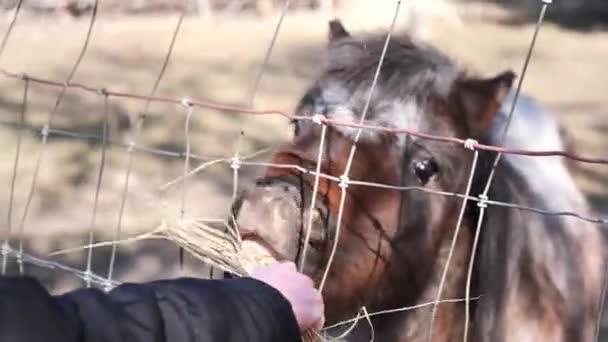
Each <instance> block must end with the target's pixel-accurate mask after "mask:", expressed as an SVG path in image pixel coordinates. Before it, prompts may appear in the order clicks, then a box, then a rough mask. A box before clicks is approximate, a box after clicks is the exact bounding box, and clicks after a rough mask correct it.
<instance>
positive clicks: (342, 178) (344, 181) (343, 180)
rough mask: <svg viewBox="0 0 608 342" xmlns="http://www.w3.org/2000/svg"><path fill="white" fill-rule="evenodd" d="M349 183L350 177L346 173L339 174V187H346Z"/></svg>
mask: <svg viewBox="0 0 608 342" xmlns="http://www.w3.org/2000/svg"><path fill="white" fill-rule="evenodd" d="M349 183H350V179H349V178H348V176H347V175H342V176H340V183H339V184H338V186H339V187H341V188H342V189H346V188H348V184H349Z"/></svg>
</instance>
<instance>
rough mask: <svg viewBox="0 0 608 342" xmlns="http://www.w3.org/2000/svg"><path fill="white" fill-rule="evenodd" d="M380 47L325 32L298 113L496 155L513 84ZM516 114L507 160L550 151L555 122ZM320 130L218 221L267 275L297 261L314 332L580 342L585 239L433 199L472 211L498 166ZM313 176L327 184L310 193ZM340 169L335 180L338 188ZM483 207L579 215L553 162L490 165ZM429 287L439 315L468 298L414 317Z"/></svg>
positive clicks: (589, 274)
mask: <svg viewBox="0 0 608 342" xmlns="http://www.w3.org/2000/svg"><path fill="white" fill-rule="evenodd" d="M385 37H386V35H385V34H378V33H375V34H361V35H359V36H354V35H352V34H351V33H350V32H349V31H348V30H347V29H346V28H345V27H344V26H343V24H342V23H341V22H340V21H339V20H333V21H331V22H330V24H329V34H328V42H327V46H326V48H325V49H324V55H323V63H322V64H321V65H320V72H319V76H318V77H317V78H316V79H315V80H314V81H313V82H312V84H311V85H310V87H309V88H308V89H307V91H306V92H305V93H304V94H303V95H302V96H301V98H300V100H299V102H298V104H297V106H296V109H295V112H296V114H297V115H300V116H304V117H311V118H325V119H331V120H333V121H334V122H351V123H353V122H355V123H356V122H359V121H360V120H362V119H363V120H362V122H363V123H365V124H367V125H373V126H381V127H385V128H387V129H409V130H413V131H416V132H421V133H426V134H432V135H435V136H443V137H451V138H459V139H474V140H476V141H478V142H480V143H484V144H497V143H498V142H500V140H501V139H500V138H501V133H502V131H503V130H504V128H505V125H506V122H507V121H506V118H507V117H508V113H509V109H510V106H511V104H512V101H513V97H514V91H513V89H512V88H513V82H514V80H515V78H516V75H515V73H514V72H512V71H510V70H506V71H503V72H501V73H498V74H496V75H494V76H491V77H482V76H478V75H475V74H474V73H472V72H470V71H469V70H466V69H465V68H462V67H460V66H459V65H458V64H457V63H456V62H455V61H454V60H453V59H452V58H450V57H449V56H448V55H447V54H445V53H443V52H441V51H440V50H439V49H438V48H437V47H435V46H432V45H430V44H428V43H422V42H415V41H414V40H413V39H411V38H410V37H408V36H407V35H403V36H396V37H393V38H392V39H391V40H390V41H389V43H388V44H387V45H386V46H385V39H386V38H385ZM383 50H385V55H384V60H383V63H382V67H381V68H380V69H379V72H378V74H377V79H376V87H375V88H374V92H373V93H371V96H370V87H371V85H372V83H373V81H374V79H375V76H376V72H377V65H378V62H379V60H380V58H381V55H382V52H383ZM368 100H369V102H368ZM520 101H521V102H519V101H518V103H519V104H518V106H517V107H515V113H514V116H513V121H512V122H511V127H510V132H511V133H509V134H508V135H507V136H506V139H505V145H506V146H507V147H514V148H521V147H524V148H534V147H539V146H540V147H545V148H549V147H550V148H552V149H553V148H562V147H563V143H562V139H561V135H560V134H559V126H558V124H557V123H556V121H555V120H554V118H553V117H552V114H551V113H549V112H546V111H543V110H542V108H541V107H539V106H538V105H537V104H536V103H534V102H533V101H532V100H531V99H530V98H527V97H526V96H525V95H522V97H521V99H520ZM363 113H365V117H362V115H363ZM325 124H326V125H327V126H326V127H325V128H323V127H322V126H321V125H319V120H297V121H296V120H294V122H293V125H294V137H293V140H292V141H290V142H289V143H287V144H285V145H284V146H282V147H281V148H279V149H278V150H277V152H276V153H275V154H274V155H273V156H272V159H271V161H272V164H271V165H270V166H268V167H266V168H265V170H264V172H263V174H262V175H261V176H260V178H258V179H257V180H256V182H255V184H254V185H253V186H252V187H251V188H249V189H246V190H244V191H242V192H241V193H239V195H238V196H237V198H236V199H235V201H234V203H233V205H232V211H231V212H232V218H233V222H234V225H235V226H236V228H237V229H238V231H239V233H240V234H241V236H242V239H243V241H250V242H251V243H254V244H256V245H257V246H259V247H260V248H262V249H264V250H265V251H266V252H267V253H269V254H270V255H272V256H273V257H275V258H276V259H278V260H291V261H294V262H297V263H298V264H299V265H301V267H302V270H303V272H304V273H306V274H307V275H309V276H310V277H311V278H312V279H313V280H314V281H315V283H316V284H317V285H321V284H323V288H322V294H323V298H324V301H325V307H326V312H325V313H326V323H327V326H333V325H335V324H337V323H339V322H341V321H344V320H348V319H351V318H353V317H355V316H356V315H357V313H358V312H359V311H360V309H361V308H362V307H365V308H366V309H367V311H368V312H377V311H385V310H393V309H399V308H403V307H416V308H415V309H411V310H403V311H398V312H393V313H390V314H382V315H374V316H371V317H370V318H369V319H370V322H371V327H370V325H369V324H367V323H366V321H365V320H361V321H360V322H359V323H358V324H356V326H355V327H354V329H352V331H351V332H350V333H349V334H348V337H347V339H348V340H349V341H368V340H369V339H370V338H371V337H373V338H374V340H375V341H424V340H427V338H429V337H431V338H432V339H431V340H433V341H463V339H464V338H465V335H466V339H467V340H468V341H475V342H477V341H492V342H502V341H590V340H592V339H593V337H594V335H595V328H596V324H597V321H598V317H597V316H598V310H599V302H600V297H601V288H602V278H603V277H602V271H603V245H602V242H601V239H602V237H601V235H600V231H599V228H598V227H597V226H595V225H593V224H590V223H587V222H585V221H582V220H578V219H576V218H573V217H565V216H558V215H542V214H539V213H537V212H533V211H530V210H524V209H518V208H510V207H505V206H501V205H496V204H488V203H485V202H481V206H480V205H477V204H478V203H480V202H476V201H472V200H468V201H465V199H463V198H462V197H457V196H445V195H442V194H437V192H441V193H460V194H463V193H466V190H467V188H469V190H470V195H471V196H476V197H478V196H479V195H482V194H483V193H484V188H485V185H486V183H487V181H488V177H489V174H490V171H491V169H492V164H493V162H494V160H495V158H496V153H495V152H490V151H477V153H478V155H477V156H478V158H477V159H475V158H474V153H475V152H474V151H471V150H469V149H467V148H465V146H462V145H458V144H453V143H446V142H442V141H435V140H432V139H425V138H423V137H419V136H415V135H412V134H401V133H398V132H394V131H391V130H378V129H362V130H361V131H360V132H359V131H358V129H359V128H358V127H355V126H352V125H350V126H349V125H338V124H331V123H325ZM323 132H325V134H323ZM357 138H358V141H356V151H355V153H354V154H353V157H352V160H350V162H349V156H350V152H351V151H352V147H353V145H354V144H355V140H357ZM321 141H323V142H324V143H323V144H321ZM467 141H470V140H467ZM319 152H321V157H320V158H319V157H318V156H319ZM317 158H319V160H320V163H317ZM474 160H476V161H477V162H476V163H475V164H473V161H474ZM277 165H288V166H287V167H281V166H277ZM289 165H290V166H289ZM317 167H319V170H320V171H321V173H322V174H324V175H329V177H327V176H324V177H319V178H318V181H316V179H315V176H314V171H315V170H316V169H317ZM347 168H348V171H349V172H348V174H346V176H347V177H348V180H347V179H345V178H344V177H342V178H341V176H342V175H344V174H345V170H346V169H347ZM303 170H310V171H312V172H310V171H305V172H303ZM471 172H473V177H470V173H471ZM355 181H356V182H355ZM381 184H382V185H381ZM315 190H316V192H315ZM487 197H488V198H489V199H490V200H493V201H497V202H505V203H511V204H515V205H517V206H522V207H532V208H539V209H544V210H572V211H575V212H579V213H586V212H588V211H589V210H590V209H589V208H588V204H587V203H586V201H585V198H584V196H583V195H582V193H581V191H580V190H579V189H578V188H577V187H576V185H575V183H574V181H573V179H572V175H571V174H570V173H569V172H568V170H567V168H566V166H565V163H564V162H563V160H562V159H560V158H559V157H543V158H542V159H541V158H539V157H527V156H520V155H508V154H505V155H503V156H502V158H501V159H500V162H499V164H498V167H497V168H496V173H495V175H494V177H493V182H492V183H491V186H490V187H489V189H488V192H487ZM342 198H343V208H342V209H343V210H342V211H341V214H342V215H341V217H338V216H339V214H340V203H341V202H342ZM478 198H479V197H478ZM313 200H314V201H313ZM484 206H485V208H483V209H484V210H485V215H484V216H483V218H482V219H480V215H481V209H482V208H481V207H484ZM461 215H462V216H461ZM459 219H460V220H459ZM338 220H340V222H338ZM478 221H480V224H479V225H478ZM309 222H311V229H310V231H309V230H308V229H307V228H308V223H309ZM458 222H460V225H459V229H457V226H458V225H457V223H458ZM478 226H479V227H480V229H479V230H477V227H478ZM338 229H339V230H338ZM456 233H458V234H456ZM475 242H477V243H475ZM334 244H335V246H336V249H335V253H332V252H333V246H334ZM452 245H453V248H452ZM450 250H452V253H451V258H450V263H449V265H448V263H447V261H448V255H450ZM472 258H473V259H472ZM472 260H473V261H474V263H473V267H472V270H471V276H470V278H469V275H468V274H469V263H471V261H472ZM329 261H331V264H330V265H329V266H330V267H329V268H327V267H328V263H329ZM446 266H449V267H448V268H447V271H446ZM444 272H445V277H443V275H444ZM442 278H444V282H443V284H444V286H443V288H442V292H441V299H442V300H451V299H462V298H464V297H465V296H466V294H467V289H469V295H470V298H471V300H470V301H463V300H452V301H444V302H441V303H438V304H437V306H436V311H435V310H434V309H433V305H426V303H429V302H434V301H435V298H436V297H437V294H438V290H439V284H440V283H441V281H442ZM468 285H469V286H468ZM432 312H434V314H433V317H434V319H433V320H431V319H430V318H431V313H432ZM466 312H468V313H469V318H470V319H469V321H468V323H469V324H468V325H466V324H465V317H466V315H465V313H466ZM431 321H432V322H433V326H432V335H430V333H431V327H430V323H431ZM465 325H466V327H465ZM465 328H466V329H465ZM340 331H341V330H339V329H336V330H331V331H330V332H333V333H334V334H338V333H339V332H340ZM465 331H466V334H465Z"/></svg>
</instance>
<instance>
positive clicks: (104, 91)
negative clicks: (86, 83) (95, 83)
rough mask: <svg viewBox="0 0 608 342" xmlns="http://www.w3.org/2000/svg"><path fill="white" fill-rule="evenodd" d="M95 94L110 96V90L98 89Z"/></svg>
mask: <svg viewBox="0 0 608 342" xmlns="http://www.w3.org/2000/svg"><path fill="white" fill-rule="evenodd" d="M95 92H96V93H97V95H101V96H108V90H107V89H106V88H98V89H97V90H95Z"/></svg>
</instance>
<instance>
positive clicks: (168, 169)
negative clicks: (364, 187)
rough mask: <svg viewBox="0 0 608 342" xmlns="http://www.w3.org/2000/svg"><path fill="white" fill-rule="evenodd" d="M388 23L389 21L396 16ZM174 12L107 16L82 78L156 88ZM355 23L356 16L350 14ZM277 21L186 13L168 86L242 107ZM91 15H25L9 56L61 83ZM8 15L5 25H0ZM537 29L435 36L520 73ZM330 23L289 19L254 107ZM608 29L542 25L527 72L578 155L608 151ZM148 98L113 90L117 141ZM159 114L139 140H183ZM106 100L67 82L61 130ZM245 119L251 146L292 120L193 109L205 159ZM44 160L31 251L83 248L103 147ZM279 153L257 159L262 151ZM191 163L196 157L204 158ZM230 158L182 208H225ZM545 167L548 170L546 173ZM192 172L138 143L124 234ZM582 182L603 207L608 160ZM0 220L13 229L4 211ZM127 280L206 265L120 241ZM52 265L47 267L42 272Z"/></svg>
mask: <svg viewBox="0 0 608 342" xmlns="http://www.w3.org/2000/svg"><path fill="white" fill-rule="evenodd" d="M388 21H389V20H387V23H388ZM176 22H177V17H176V16H165V17H136V18H135V17H125V18H114V19H104V18H103V17H100V20H99V22H98V25H97V27H96V28H95V30H94V33H93V38H92V41H91V45H90V50H89V51H88V53H87V55H86V56H85V59H84V61H83V63H82V66H81V68H80V70H79V71H78V73H77V74H76V77H75V81H77V82H82V83H86V84H90V85H98V86H100V87H107V88H111V89H113V90H117V91H128V92H136V93H142V94H146V93H148V91H149V90H150V88H151V86H152V83H153V82H154V79H155V77H156V75H157V73H158V71H159V68H160V64H161V63H162V58H163V56H164V54H165V50H166V48H167V46H168V44H169V40H170V36H171V33H172V30H173V28H174V26H175V24H176ZM344 22H345V24H346V25H347V26H348V25H349V18H344ZM275 23H276V20H275V18H272V20H270V21H256V20H253V19H248V18H241V19H221V20H219V21H217V22H215V23H207V22H204V21H202V20H199V19H195V18H191V19H187V20H186V21H185V23H184V26H183V28H182V32H181V33H180V36H179V38H178V41H177V43H176V46H175V51H174V54H173V58H172V60H171V63H170V65H169V68H168V70H167V73H166V76H165V78H164V79H163V81H162V82H161V86H160V88H159V94H163V95H172V96H186V97H196V98H202V99H210V100H214V101H221V102H229V103H236V104H244V103H246V102H247V101H248V99H249V96H250V95H251V91H252V87H253V84H254V80H255V76H256V72H257V67H258V66H259V62H260V61H261V59H262V57H263V55H264V53H265V49H266V47H267V44H268V41H269V38H270V37H271V35H272V31H273V29H274V24H275ZM86 25H87V22H86V20H82V21H52V20H46V21H45V22H34V21H31V20H28V21H23V22H20V23H19V24H18V25H17V26H16V27H15V32H14V35H13V36H12V38H11V41H10V42H9V44H8V46H7V49H6V51H5V53H4V55H3V56H2V58H1V59H0V63H1V66H2V67H4V68H6V69H8V70H11V71H23V72H27V73H30V74H32V75H35V76H38V77H44V78H50V79H56V80H63V79H65V77H66V75H67V73H68V71H69V69H70V67H71V65H72V63H73V61H74V60H75V58H76V56H77V55H78V52H79V49H80V48H81V46H82V41H83V38H84V33H85V32H86ZM5 27H6V23H4V25H3V27H2V28H0V29H2V30H3V29H4V28H5ZM532 29H533V28H532V27H529V26H525V27H504V26H497V25H493V24H489V23H479V22H472V23H468V24H467V25H465V26H462V27H459V28H455V27H453V26H443V27H442V26H439V27H437V31H436V35H435V37H436V41H437V44H438V45H439V46H440V47H442V48H443V49H445V50H447V51H449V52H451V53H453V54H454V55H455V56H456V57H457V58H459V59H460V60H461V61H463V62H464V63H465V64H467V65H469V66H471V67H472V68H474V69H476V70H478V71H480V72H482V73H485V74H491V73H497V72H499V71H501V70H502V69H505V68H512V69H514V70H515V71H518V72H519V69H520V68H521V65H522V63H523V59H524V56H525V51H526V49H527V47H528V44H529V41H530V38H531V34H532ZM325 30H326V22H325V20H324V18H322V17H314V16H308V15H303V14H299V15H294V16H290V17H288V18H286V20H285V21H284V27H283V29H282V31H281V34H280V36H279V39H278V41H277V45H276V48H275V50H274V52H273V54H272V57H271V61H270V65H269V68H268V71H267V73H266V74H265V76H264V79H263V81H262V84H261V88H260V90H259V93H258V96H257V97H256V101H255V105H256V107H258V108H277V109H281V110H285V111H289V110H291V109H292V108H293V106H294V105H295V103H296V101H297V100H298V96H299V95H300V94H301V93H302V91H303V90H304V89H305V87H306V86H307V84H308V82H309V81H310V80H311V79H312V78H313V77H314V73H315V66H316V61H317V59H316V55H317V53H318V52H319V51H320V50H321V49H322V48H323V45H324V43H325V41H324V39H325V37H326V31H325ZM607 38H608V34H606V33H595V34H587V33H576V32H568V31H563V30H560V29H559V28H557V27H554V26H552V25H545V26H544V27H543V29H542V31H541V36H540V38H539V41H538V48H537V50H536V52H535V57H534V59H533V62H532V65H531V67H530V69H529V72H528V74H527V75H526V82H525V83H524V91H525V92H527V93H530V94H532V95H534V96H536V97H537V98H539V99H540V100H542V101H543V102H544V103H545V104H546V105H547V106H549V107H550V108H552V109H554V110H555V111H556V112H557V113H558V115H559V120H560V121H562V122H563V123H564V124H565V125H566V127H567V129H568V132H569V133H570V134H571V135H572V136H573V138H574V140H575V142H576V144H577V148H578V150H579V151H580V153H583V154H587V155H605V154H606V153H605V151H606V150H607V148H608V139H606V138H605V137H606V133H607V132H608V126H607V125H606V118H607V117H608V116H607V114H608V113H607V112H606V109H605V108H608V97H607V96H606V92H605V89H604V87H603V83H604V81H605V80H606V79H608V69H607V68H606V67H605V61H606V60H607V58H608V45H606V44H603V42H605V41H606V39H607ZM0 91H1V93H0V118H1V119H2V121H15V120H16V119H17V117H18V110H19V106H20V101H21V96H22V94H21V92H22V84H21V83H20V82H19V81H15V80H11V79H5V78H0ZM57 94H58V89H50V88H45V87H42V86H36V85H32V87H31V89H30V96H29V98H30V102H29V111H28V121H29V122H30V123H32V124H36V125H40V124H42V123H43V122H44V121H45V120H46V118H47V116H48V113H49V112H50V109H51V108H52V105H53V102H54V101H55V98H56V96H57ZM142 109H143V103H142V102H140V101H131V100H112V101H111V111H112V116H113V120H114V126H113V127H114V128H113V130H112V139H116V140H118V141H127V140H128V138H129V130H128V128H129V125H128V122H129V119H130V118H131V117H132V116H133V115H134V114H136V113H137V112H138V111H141V110H142ZM151 111H152V115H151V116H150V117H149V118H148V119H147V121H146V122H145V124H144V134H143V139H142V142H143V143H144V144H146V145H148V146H153V147H158V148H163V149H169V150H174V151H183V150H184V149H185V146H184V144H185V136H184V134H183V125H184V119H185V114H184V111H183V109H182V108H180V107H179V106H173V105H163V104H158V103H154V104H153V105H152V107H151ZM101 124H102V106H101V100H100V98H99V97H96V96H94V95H90V94H84V93H81V92H78V91H69V92H68V94H67V97H66V98H65V100H64V102H63V104H62V105H61V107H60V111H59V113H58V116H57V118H56V121H55V122H54V127H56V128H62V129H68V130H73V131H78V132H85V133H96V134H99V133H100V132H101ZM0 127H1V128H0V143H1V144H2V146H4V148H5V153H2V154H0V179H1V180H2V181H3V182H4V184H5V187H7V188H8V186H9V184H10V176H11V172H12V162H13V158H14V149H15V141H16V133H15V132H14V131H13V130H11V129H8V128H5V127H4V126H0ZM241 128H244V131H245V137H244V140H243V143H242V146H241V148H240V149H241V153H243V154H248V153H252V152H253V151H256V150H258V149H261V148H265V147H268V146H272V145H276V144H280V143H282V142H285V141H287V140H288V139H289V137H290V135H291V131H290V128H289V125H288V122H287V121H286V120H285V119H284V118H278V117H270V116H268V117H250V116H246V115H238V114H231V113H221V112H217V111H212V110H198V109H197V110H195V112H194V115H193V120H192V123H191V129H192V133H191V135H192V137H191V138H192V152H193V153H195V154H197V155H203V156H207V157H209V158H216V157H222V158H226V157H230V156H231V155H232V154H234V152H235V151H234V150H235V148H236V146H235V145H236V140H237V137H238V135H239V131H240V129H241ZM38 143H39V140H38V137H37V136H35V135H32V134H26V135H25V136H24V146H23V149H22V158H21V162H20V167H19V173H18V175H19V177H18V179H17V197H16V199H15V204H16V207H15V215H14V219H13V220H14V221H15V222H18V220H19V219H20V215H21V212H22V210H23V205H24V202H25V197H26V195H27V192H28V187H29V183H30V181H31V176H32V168H33V163H34V156H35V153H36V152H37V151H38V148H39V145H38ZM49 147H50V148H49V149H48V154H47V155H46V157H45V159H44V160H43V166H42V172H41V174H40V183H39V187H38V190H37V192H36V195H35V197H34V202H33V207H32V210H31V213H30V215H29V217H28V220H27V224H26V231H25V233H26V238H27V246H26V247H27V248H32V249H34V250H35V251H36V253H42V254H44V253H47V252H49V251H53V250H59V249H65V248H70V247H74V246H79V245H82V244H83V242H84V241H85V238H86V231H87V229H88V228H89V221H90V217H91V212H92V207H93V195H94V190H95V182H96V176H97V168H98V164H99V155H100V146H99V145H98V144H88V143H86V142H82V141H77V140H73V139H53V140H51V142H50V146H49ZM267 157H269V154H263V155H260V156H259V157H257V159H259V160H264V159H266V158H267ZM125 162H126V154H125V153H124V149H121V148H112V149H111V150H110V151H109V152H108V160H107V164H106V171H105V174H104V180H103V184H102V191H101V196H100V206H99V212H98V222H97V223H98V224H97V226H96V230H97V232H98V234H99V235H100V237H99V239H103V240H106V239H108V238H110V237H111V236H112V234H113V231H114V228H115V226H116V224H117V220H118V207H119V204H120V194H121V191H122V186H123V182H124V172H125V170H124V169H125ZM196 166H197V163H193V164H192V167H196ZM231 171H232V170H231V169H230V168H229V166H228V165H227V164H226V163H218V164H215V165H212V166H209V167H208V168H206V169H205V170H204V171H202V172H200V173H198V174H197V175H196V176H194V177H193V178H191V179H190V180H189V181H188V188H187V201H186V203H187V204H186V208H185V209H186V213H187V216H189V217H205V218H210V217H213V218H224V217H226V215H227V214H228V208H229V203H230V198H231V193H232V186H233V185H232V173H231ZM260 171H261V170H260V169H259V168H243V169H241V177H240V178H239V188H242V187H244V186H247V185H248V184H250V182H251V180H252V179H253V177H254V176H255V175H256V174H257V173H258V172H260ZM548 172H549V171H548ZM182 173H183V161H182V160H181V159H178V158H171V157H163V158H161V157H156V156H152V155H149V154H137V155H136V162H135V167H134V172H133V174H132V178H131V182H130V192H129V197H128V201H127V207H126V211H125V219H124V221H123V232H124V234H125V236H132V235H135V234H138V233H141V232H147V231H150V230H151V229H152V227H155V226H157V225H158V223H159V222H160V220H161V219H163V218H164V217H166V216H167V215H175V214H176V213H178V212H179V204H180V198H181V197H180V196H181V192H180V191H181V188H180V186H175V187H172V188H170V189H169V190H167V191H160V190H159V189H160V188H161V187H162V186H163V185H164V184H166V183H167V182H169V181H171V180H173V179H175V178H176V177H179V176H180V175H181V174H182ZM577 180H578V182H579V184H581V186H583V188H584V190H585V192H586V193H587V194H588V195H589V196H590V198H591V199H593V200H594V203H595V204H596V205H597V208H598V209H599V210H601V211H603V212H608V193H606V188H607V187H606V186H607V185H608V169H607V168H606V167H605V166H585V167H584V168H581V169H580V170H578V171H577ZM7 200H8V194H7V195H6V196H3V197H2V198H0V218H1V217H6V208H7ZM1 222H3V223H2V224H0V228H3V227H4V219H3V220H2V221H1ZM108 250H109V249H107V248H105V247H104V248H99V249H98V250H96V251H95V260H97V261H96V262H95V263H94V270H96V271H97V272H99V273H101V274H104V273H105V272H106V271H107V261H108V259H107V257H108V253H109V252H108ZM119 251H120V253H119V256H118V259H117V260H118V264H117V272H118V273H117V277H118V278H119V279H120V280H124V281H142V280H149V279H157V278H165V277H173V276H177V275H183V274H197V275H200V274H201V272H204V268H202V267H201V266H200V265H199V264H198V263H197V262H196V261H194V260H188V261H187V262H188V263H187V265H186V269H185V270H183V271H181V270H179V269H178V267H177V266H176V262H177V249H176V248H175V246H171V245H168V244H166V243H165V244H161V243H160V242H158V241H157V242H142V243H137V244H135V245H132V246H124V247H120V248H119ZM59 260H62V261H65V262H68V263H71V264H74V265H77V266H83V264H82V260H83V254H78V253H76V254H70V255H67V256H62V257H61V258H59ZM40 272H43V271H40ZM41 278H43V279H44V280H45V281H47V284H48V285H49V286H50V287H51V288H52V289H54V290H57V291H60V290H65V289H67V288H71V287H74V286H78V285H79V283H78V282H76V281H73V280H69V279H67V278H65V277H60V276H59V275H55V274H53V273H52V272H48V273H44V274H43V273H41Z"/></svg>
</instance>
